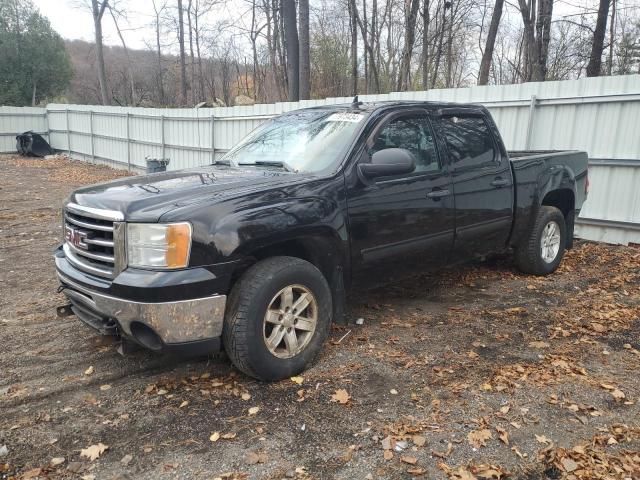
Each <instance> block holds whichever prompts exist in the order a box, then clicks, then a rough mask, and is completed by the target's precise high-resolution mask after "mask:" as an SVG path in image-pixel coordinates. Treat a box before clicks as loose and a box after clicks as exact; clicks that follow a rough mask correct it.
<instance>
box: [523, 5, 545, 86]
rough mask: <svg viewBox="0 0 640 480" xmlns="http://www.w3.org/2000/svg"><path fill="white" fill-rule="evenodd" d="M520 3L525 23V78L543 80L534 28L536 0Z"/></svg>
mask: <svg viewBox="0 0 640 480" xmlns="http://www.w3.org/2000/svg"><path fill="white" fill-rule="evenodd" d="M549 1H551V0H549ZM518 5H519V7H520V14H521V15H522V23H523V24H524V43H525V46H526V49H525V56H526V66H527V71H528V73H527V75H526V76H525V80H532V81H534V82H541V81H542V80H544V74H543V70H542V68H541V65H540V45H539V43H538V42H537V41H536V34H535V28H534V23H535V16H536V9H535V0H528V1H527V0H518Z"/></svg>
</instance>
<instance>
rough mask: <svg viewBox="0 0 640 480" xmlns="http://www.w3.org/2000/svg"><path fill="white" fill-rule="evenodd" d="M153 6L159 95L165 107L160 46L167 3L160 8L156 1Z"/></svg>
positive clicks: (153, 0) (152, 0)
mask: <svg viewBox="0 0 640 480" xmlns="http://www.w3.org/2000/svg"><path fill="white" fill-rule="evenodd" d="M151 3H152V4H153V13H154V27H155V32H156V57H157V60H158V73H157V75H158V93H159V96H160V105H165V102H166V99H165V92H164V80H163V76H164V69H163V68H162V46H161V44H160V28H161V25H162V22H161V16H162V13H163V11H164V10H165V8H167V3H166V1H164V2H163V3H162V5H160V6H158V4H157V3H156V0H151Z"/></svg>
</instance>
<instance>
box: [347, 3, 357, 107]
mask: <svg viewBox="0 0 640 480" xmlns="http://www.w3.org/2000/svg"><path fill="white" fill-rule="evenodd" d="M347 2H348V6H349V26H350V29H351V84H352V87H351V94H352V95H357V94H358V22H357V21H356V8H357V7H356V0H347Z"/></svg>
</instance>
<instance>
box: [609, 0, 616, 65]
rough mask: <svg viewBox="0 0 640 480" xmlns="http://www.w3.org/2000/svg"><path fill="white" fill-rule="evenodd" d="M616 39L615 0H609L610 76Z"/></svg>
mask: <svg viewBox="0 0 640 480" xmlns="http://www.w3.org/2000/svg"><path fill="white" fill-rule="evenodd" d="M615 41H616V0H611V26H610V27H609V65H608V67H609V69H608V74H609V76H611V71H612V70H613V45H614V44H615Z"/></svg>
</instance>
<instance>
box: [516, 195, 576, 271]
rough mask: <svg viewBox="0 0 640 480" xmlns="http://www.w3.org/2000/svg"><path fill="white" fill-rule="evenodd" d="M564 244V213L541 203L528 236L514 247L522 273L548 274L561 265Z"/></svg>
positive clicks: (565, 239)
mask: <svg viewBox="0 0 640 480" xmlns="http://www.w3.org/2000/svg"><path fill="white" fill-rule="evenodd" d="M566 244H567V226H566V222H565V218H564V215H562V212H561V211H560V210H559V209H557V208H556V207H550V206H546V205H544V206H542V207H540V210H539V211H538V216H537V217H536V221H535V222H534V224H533V227H532V228H531V230H530V231H529V235H528V236H527V237H526V238H525V239H523V240H522V242H521V244H520V245H519V246H518V247H517V248H516V252H515V253H516V254H515V261H516V265H517V266H518V268H519V269H520V270H521V271H523V272H524V273H531V274H533V275H548V274H549V273H551V272H553V271H555V270H556V268H558V265H560V262H561V261H562V257H563V256H564V250H565V246H566Z"/></svg>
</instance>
